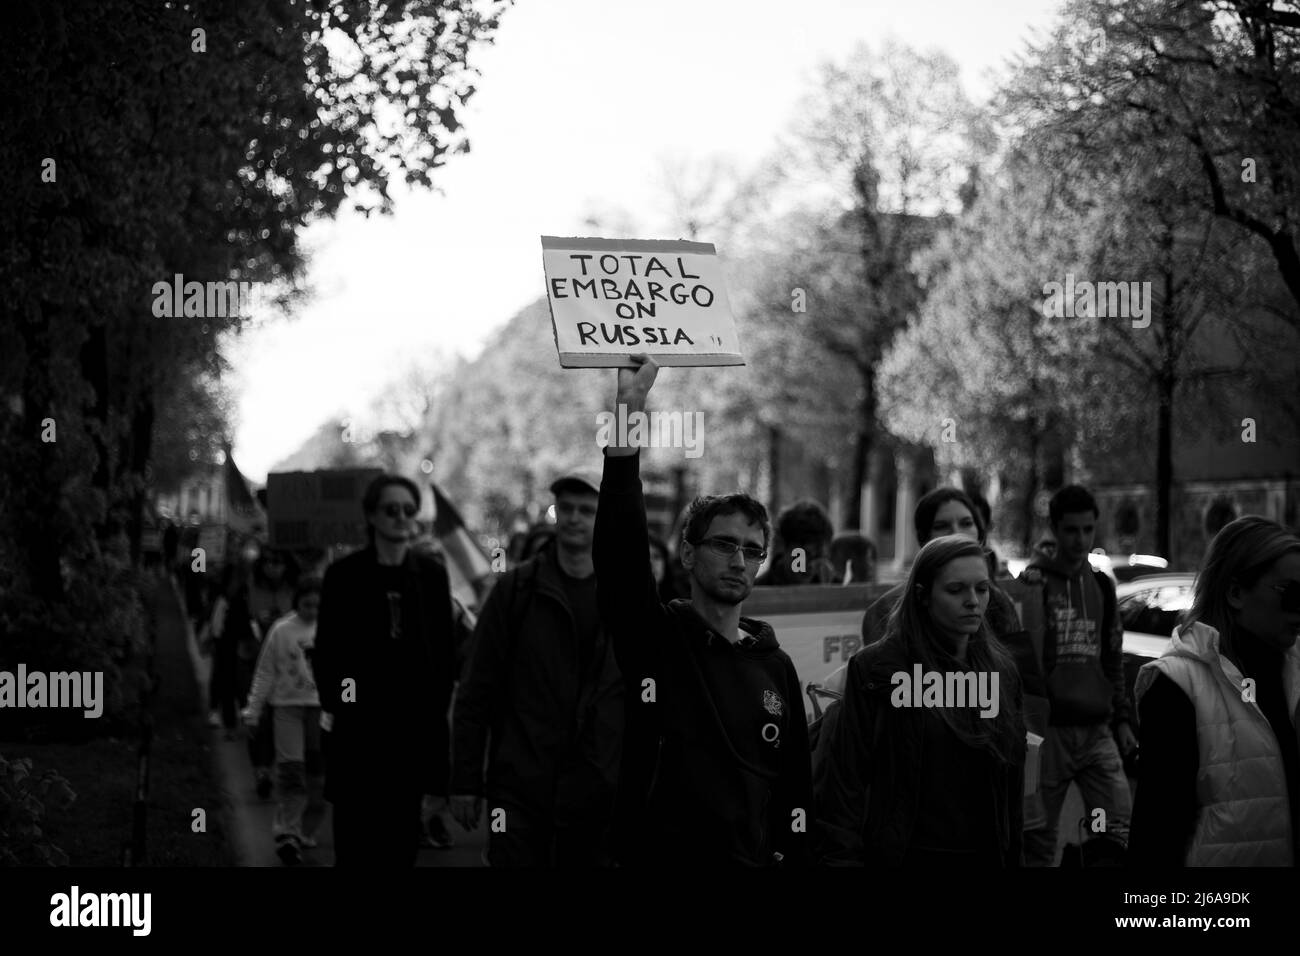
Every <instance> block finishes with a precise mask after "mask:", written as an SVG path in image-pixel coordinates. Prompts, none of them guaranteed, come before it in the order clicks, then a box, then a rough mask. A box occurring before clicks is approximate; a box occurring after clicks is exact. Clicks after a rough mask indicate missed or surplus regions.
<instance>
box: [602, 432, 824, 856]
mask: <svg viewBox="0 0 1300 956" xmlns="http://www.w3.org/2000/svg"><path fill="white" fill-rule="evenodd" d="M639 467H640V456H639V455H631V456H626V457H606V459H605V474H604V479H603V481H602V482H601V487H600V504H599V507H598V509H597V512H596V531H595V544H594V548H593V557H594V560H595V564H596V578H597V582H598V584H597V596H598V600H599V604H600V613H601V620H602V622H603V624H604V626H605V628H606V630H607V631H608V632H609V634H610V635H611V637H612V639H613V642H614V653H615V655H616V657H617V659H618V666H619V670H620V671H622V673H623V677H624V680H625V681H626V701H627V718H626V729H625V734H624V740H623V761H622V767H621V775H620V780H619V796H618V811H617V819H618V823H617V831H618V840H617V842H618V853H619V857H620V860H621V862H623V863H624V864H625V865H673V866H678V865H681V864H682V863H688V864H696V865H703V866H717V865H726V864H738V865H748V866H768V865H771V864H773V863H774V862H776V856H775V855H776V854H780V856H781V858H782V860H783V862H784V863H785V864H787V865H790V864H802V863H807V862H809V861H810V860H811V850H810V836H809V832H808V831H809V830H810V829H811V827H812V822H813V821H812V817H813V805H812V779H811V768H810V757H809V752H808V730H807V723H806V720H805V718H804V710H803V703H802V700H801V698H800V695H799V679H798V676H797V675H796V674H795V669H794V664H793V663H792V662H791V660H790V657H789V656H788V655H787V654H786V653H785V652H784V651H782V650H781V648H780V646H779V645H778V644H777V641H776V635H775V634H774V633H773V631H772V628H771V627H770V626H769V625H767V624H765V623H764V622H762V621H756V620H753V619H750V618H745V617H742V618H741V619H740V626H741V630H742V631H743V632H745V634H746V635H747V637H746V638H745V639H742V641H740V642H739V643H737V644H732V643H731V642H729V641H728V640H727V639H726V638H725V637H723V636H722V635H721V634H718V633H717V632H716V631H714V630H712V629H711V628H710V627H709V625H708V624H707V623H706V622H705V621H704V620H703V618H701V617H700V616H699V615H698V614H697V613H696V612H695V610H694V609H693V608H692V607H691V603H690V602H689V601H684V600H677V601H673V602H672V603H671V604H668V605H664V604H661V603H660V602H659V598H658V595H657V594H656V593H655V587H654V579H653V577H652V575H651V571H650V559H649V539H648V536H647V532H646V518H645V501H644V498H643V496H642V491H641V479H640V477H639V473H638V472H639Z"/></svg>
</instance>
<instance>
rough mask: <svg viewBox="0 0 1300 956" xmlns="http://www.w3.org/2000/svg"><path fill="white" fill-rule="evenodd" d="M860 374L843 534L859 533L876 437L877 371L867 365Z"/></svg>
mask: <svg viewBox="0 0 1300 956" xmlns="http://www.w3.org/2000/svg"><path fill="white" fill-rule="evenodd" d="M860 371H861V373H862V403H861V405H859V406H858V408H859V415H858V434H857V438H856V440H855V442H854V447H853V477H852V480H851V481H850V483H849V494H848V501H847V502H846V504H845V509H844V511H845V514H844V530H845V531H861V530H862V486H863V485H865V484H866V483H867V465H868V463H869V462H870V460H871V449H872V446H873V445H874V443H875V437H876V370H875V368H874V367H873V366H870V365H868V366H866V367H864V368H861V369H860ZM864 533H865V534H866V535H867V536H868V537H870V536H871V535H872V534H874V533H875V529H874V528H870V529H868V530H867V531H866V532H864Z"/></svg>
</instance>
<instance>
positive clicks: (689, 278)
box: [542, 236, 745, 368]
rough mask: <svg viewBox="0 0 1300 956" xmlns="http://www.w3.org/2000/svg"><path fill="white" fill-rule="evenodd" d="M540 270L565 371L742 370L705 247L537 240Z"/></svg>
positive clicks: (717, 273) (714, 264)
mask: <svg viewBox="0 0 1300 956" xmlns="http://www.w3.org/2000/svg"><path fill="white" fill-rule="evenodd" d="M542 265H543V268H544V270H545V273H546V298H547V301H548V302H549V303H550V306H551V325H552V327H553V329H554V332H555V346H556V349H557V350H558V351H559V353H560V365H561V366H563V367H564V368H614V367H618V366H622V365H626V364H627V361H626V356H628V355H632V354H635V353H637V352H645V353H646V354H647V355H649V356H650V357H651V358H652V359H654V361H655V362H657V363H658V364H659V365H665V366H668V365H696V366H702V365H744V364H745V359H744V357H743V356H742V355H741V354H740V339H739V337H738V336H737V335H736V323H735V320H734V319H733V318H732V314H731V303H730V302H729V301H728V299H727V290H726V288H725V286H724V284H723V279H722V267H721V265H720V264H719V262H718V254H717V251H716V250H715V249H714V247H713V245H712V244H711V243H707V242H686V241H684V240H682V241H667V240H657V239H562V238H558V237H556V236H542Z"/></svg>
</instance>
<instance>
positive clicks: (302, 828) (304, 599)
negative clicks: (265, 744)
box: [243, 578, 324, 864]
mask: <svg viewBox="0 0 1300 956" xmlns="http://www.w3.org/2000/svg"><path fill="white" fill-rule="evenodd" d="M320 588H321V582H320V579H319V578H306V579H304V580H303V581H302V582H301V583H300V584H299V585H298V587H297V589H296V591H295V593H294V597H293V607H294V610H293V612H292V613H291V614H287V615H285V616H284V617H282V618H280V620H278V621H276V622H275V624H274V625H273V626H272V627H271V630H270V633H268V634H267V636H266V640H264V641H263V642H262V649H261V652H260V653H259V654H258V658H257V666H256V669H255V670H254V673H253V686H252V689H251V690H250V691H249V695H248V706H247V707H246V708H245V709H244V712H243V718H244V723H245V724H246V725H247V726H249V727H256V726H257V724H258V721H259V720H260V719H261V716H262V708H263V707H264V706H266V705H267V704H269V705H270V706H271V707H272V708H273V714H274V726H275V757H276V767H277V770H278V772H279V777H280V781H279V782H280V786H279V801H278V803H277V805H276V810H275V817H274V819H273V820H272V824H271V830H272V834H273V835H274V837H275V843H276V853H277V854H278V855H279V856H280V859H281V860H283V861H284V862H285V863H286V864H296V863H300V862H301V861H302V849H303V847H314V846H315V845H316V841H315V838H314V836H313V833H314V831H315V829H316V827H317V826H318V825H319V823H320V818H321V814H322V811H323V807H324V804H323V802H322V800H321V796H320V795H321V790H322V787H321V784H322V782H323V781H322V773H321V771H322V766H321V753H320V750H321V748H320V698H319V697H318V696H317V693H316V682H315V679H314V678H313V677H312V672H311V661H310V657H311V651H312V648H313V647H314V645H315V643H316V616H317V614H318V613H319V611H320ZM308 817H310V818H311V823H310V825H307V824H306V818H308Z"/></svg>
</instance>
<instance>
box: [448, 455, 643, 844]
mask: <svg viewBox="0 0 1300 956" xmlns="http://www.w3.org/2000/svg"><path fill="white" fill-rule="evenodd" d="M551 491H552V493H554V495H555V511H556V519H557V520H556V534H555V543H554V546H553V547H550V548H546V549H545V550H543V551H542V552H541V553H540V554H538V555H537V556H536V557H534V558H532V559H531V560H529V561H526V562H525V563H524V564H522V565H521V566H519V567H517V568H513V569H512V570H510V571H509V572H507V573H506V575H505V576H504V577H503V578H502V579H501V581H500V582H498V583H497V585H496V587H494V588H493V589H492V592H491V594H490V595H489V597H488V600H487V604H486V606H485V607H484V608H483V614H482V616H481V617H480V618H479V622H478V627H477V628H476V630H475V634H474V644H475V646H474V651H473V654H472V656H471V658H470V663H469V667H468V670H467V673H466V675H465V679H464V680H463V682H462V683H461V686H460V690H459V691H458V692H457V696H456V710H455V739H456V747H455V769H454V775H453V782H452V791H453V793H454V794H455V795H454V796H453V797H452V801H451V803H452V813H453V815H454V816H455V817H456V819H457V820H458V822H459V823H460V824H461V826H463V827H465V828H466V829H473V828H474V827H476V826H477V825H478V822H479V818H480V815H481V813H482V806H483V800H482V797H484V796H486V798H487V808H488V815H489V835H488V862H489V863H490V864H491V865H492V866H600V865H607V864H608V863H609V862H611V859H612V857H611V854H610V846H609V828H610V823H611V819H612V816H613V811H614V795H615V791H616V788H617V786H618V766H619V754H620V750H621V745H622V733H623V686H622V678H621V677H620V675H619V672H618V667H617V664H616V663H615V659H614V652H613V649H612V647H611V645H610V641H609V637H608V634H607V632H606V631H605V629H604V628H602V627H601V625H600V619H599V613H598V610H597V604H596V576H595V571H594V568H593V566H592V560H591V544H592V530H593V527H594V525H595V522H596V500H597V492H598V485H597V479H595V478H594V477H591V476H587V475H577V474H574V475H567V476H565V477H563V478H561V479H559V480H558V481H556V482H555V483H554V484H553V485H551ZM489 738H490V739H491V745H490V748H489V745H488V740H489ZM485 752H486V756H487V768H486V774H485V771H484V756H485ZM485 778H486V779H485Z"/></svg>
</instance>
